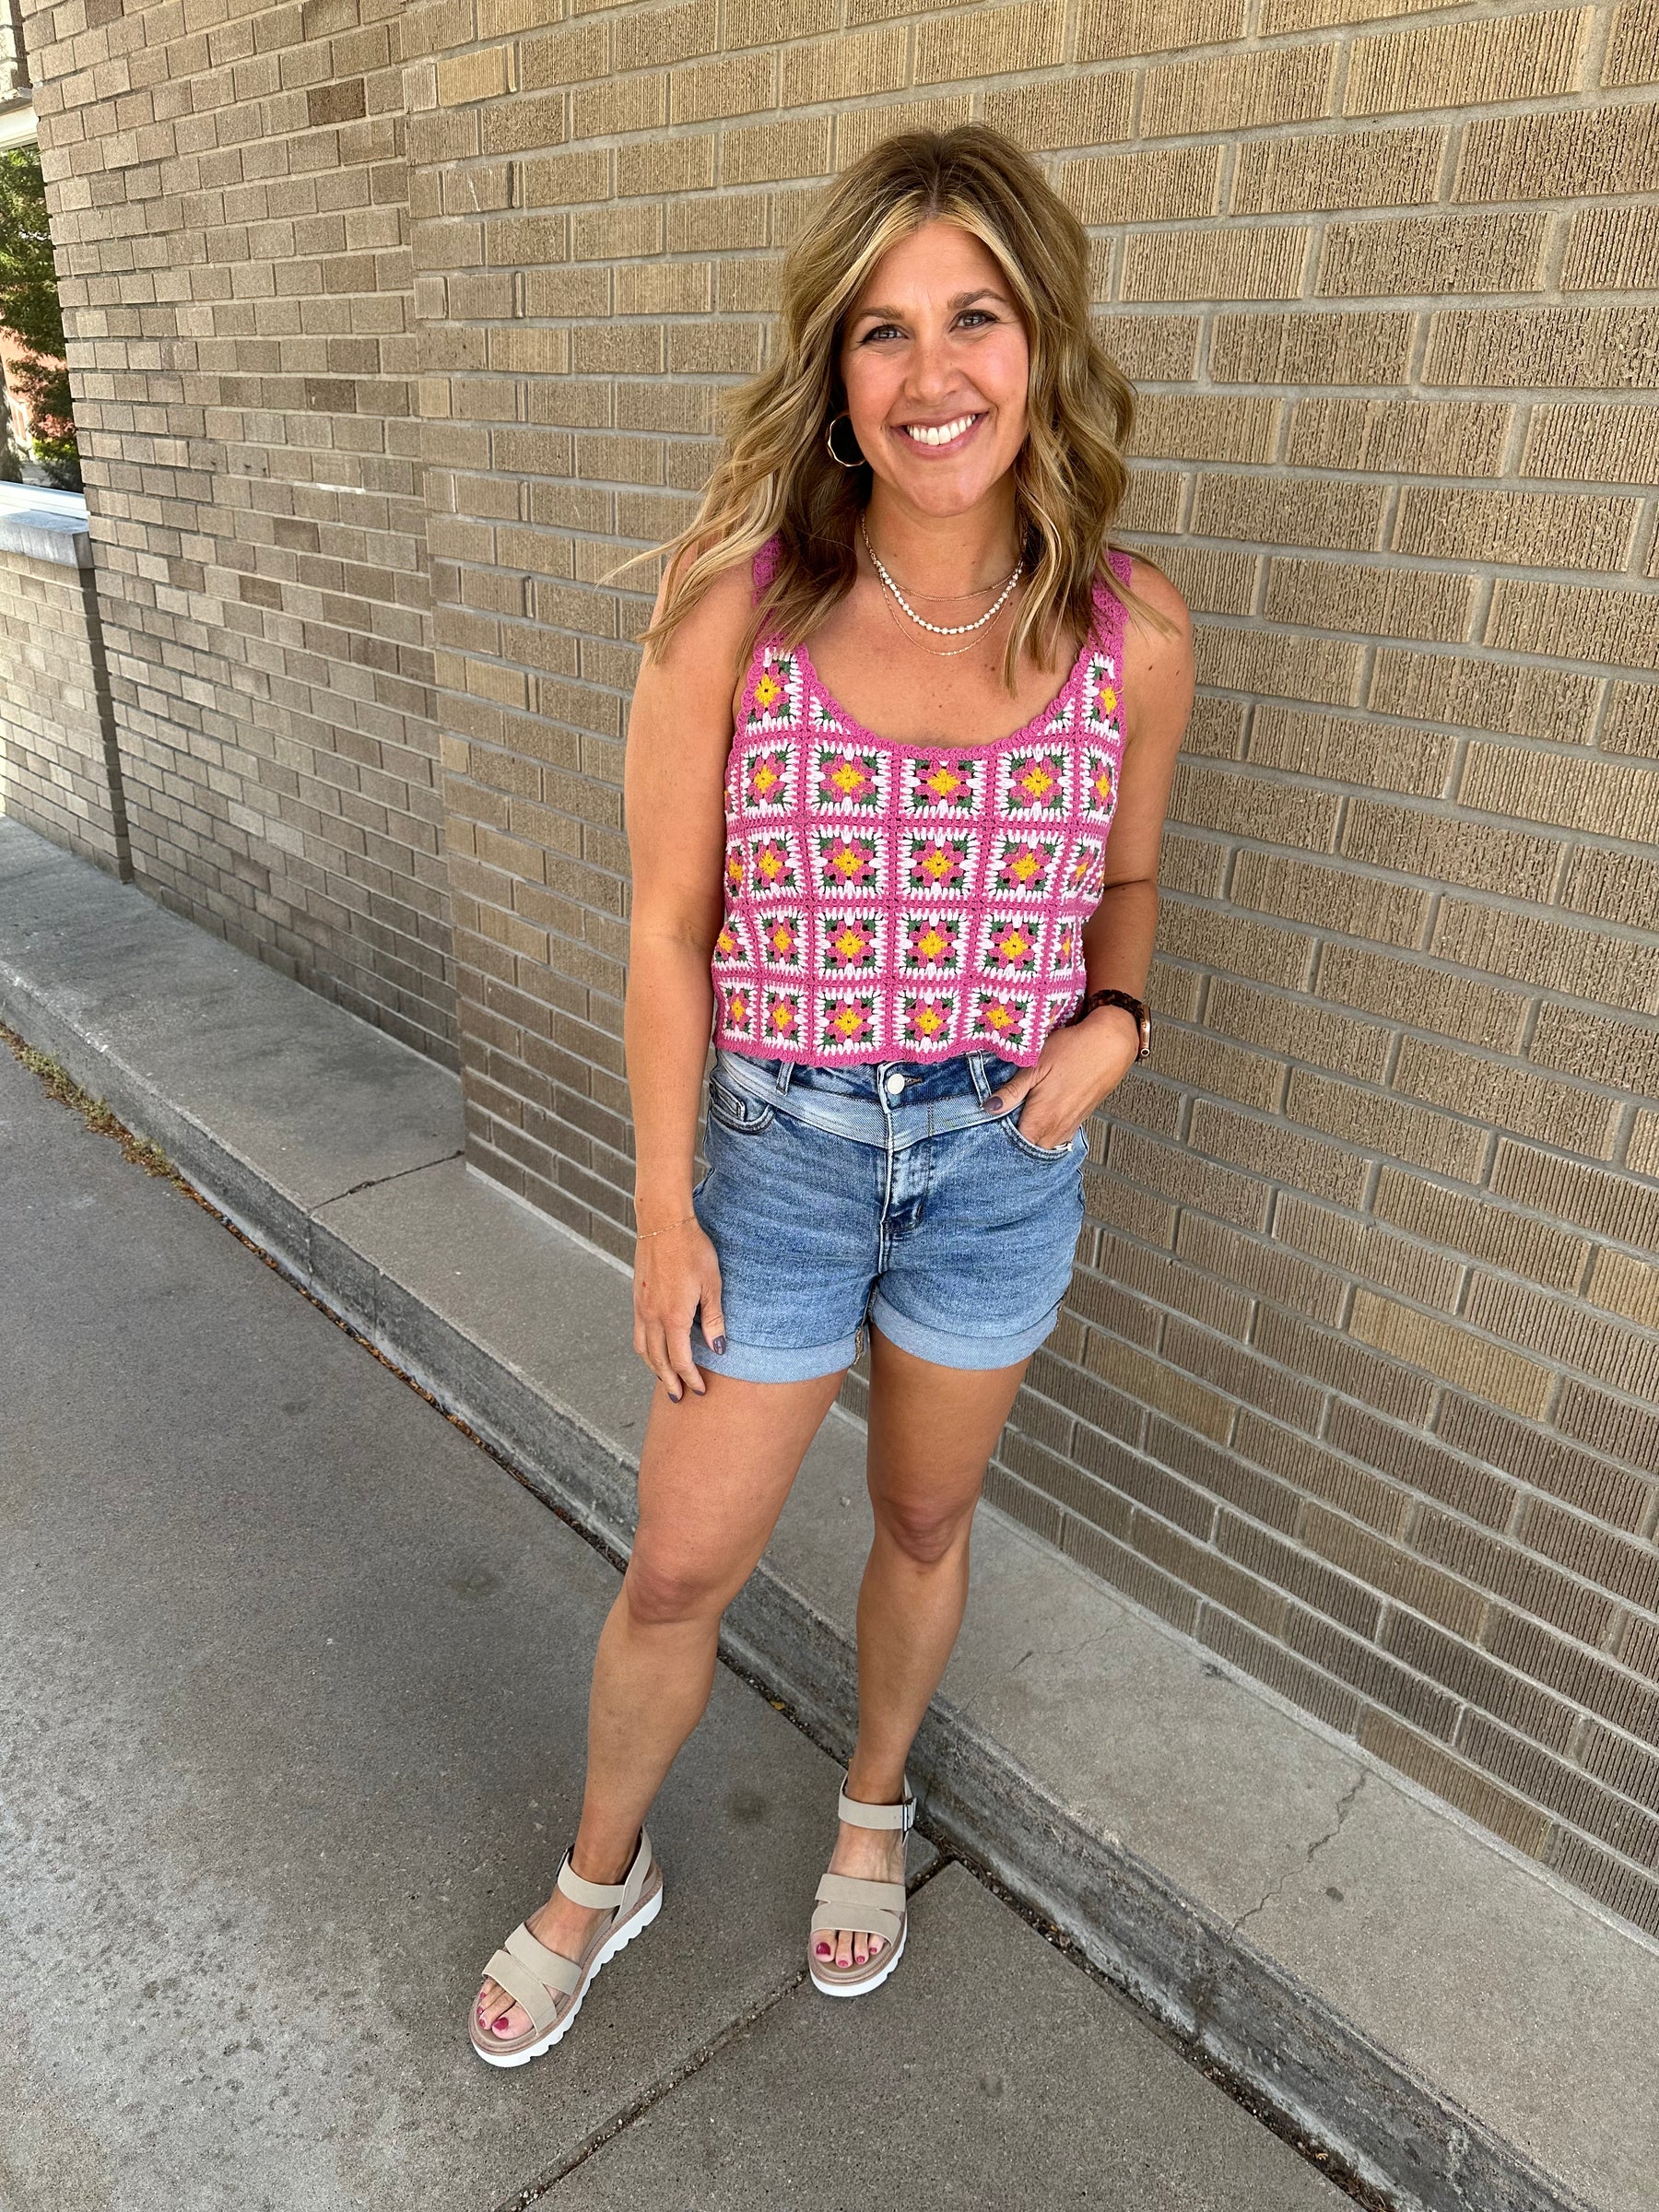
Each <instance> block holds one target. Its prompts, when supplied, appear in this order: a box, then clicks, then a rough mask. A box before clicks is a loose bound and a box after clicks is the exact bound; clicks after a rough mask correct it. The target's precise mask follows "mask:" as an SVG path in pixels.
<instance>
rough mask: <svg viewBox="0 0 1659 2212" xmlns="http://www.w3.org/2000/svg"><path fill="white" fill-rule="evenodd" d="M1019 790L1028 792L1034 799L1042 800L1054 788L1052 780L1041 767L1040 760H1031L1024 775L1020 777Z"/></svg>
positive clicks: (1047, 772)
mask: <svg viewBox="0 0 1659 2212" xmlns="http://www.w3.org/2000/svg"><path fill="white" fill-rule="evenodd" d="M1019 788H1020V789H1021V791H1029V792H1030V794H1031V796H1032V798H1034V799H1041V798H1044V797H1046V796H1047V794H1049V793H1050V792H1051V791H1053V788H1054V779H1053V776H1051V775H1050V773H1049V771H1048V770H1047V769H1046V768H1044V767H1043V765H1042V763H1041V760H1033V761H1032V763H1031V765H1030V768H1028V769H1027V770H1026V772H1025V774H1024V775H1023V776H1021V777H1020V779H1019Z"/></svg>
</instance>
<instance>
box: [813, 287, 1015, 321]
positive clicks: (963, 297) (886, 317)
mask: <svg viewBox="0 0 1659 2212" xmlns="http://www.w3.org/2000/svg"><path fill="white" fill-rule="evenodd" d="M975 300H1001V301H1002V304H1003V305H1004V306H1005V307H1012V306H1013V304H1014V302H1013V300H1010V299H1008V298H1007V296H1006V294H1005V293H1003V292H999V291H998V290H997V289H996V288H995V286H994V285H991V284H982V285H981V286H979V288H977V290H974V291H971V292H958V293H957V294H956V295H955V296H954V298H952V299H949V300H947V301H946V302H945V304H946V306H947V307H948V308H950V309H951V310H952V311H953V312H954V311H956V310H959V309H961V308H964V307H971V306H972V304H973V302H974V301H975ZM872 316H873V317H874V318H875V320H876V321H877V323H902V322H903V320H904V311H903V309H902V308H898V307H861V308H860V309H859V311H858V313H857V314H856V315H855V316H854V317H853V321H854V322H855V323H867V322H868V321H869V320H870V319H871V317H872Z"/></svg>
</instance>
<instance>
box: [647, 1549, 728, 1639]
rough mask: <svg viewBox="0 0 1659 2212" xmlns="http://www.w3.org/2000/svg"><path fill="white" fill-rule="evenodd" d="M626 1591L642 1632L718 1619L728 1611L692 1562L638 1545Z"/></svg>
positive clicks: (713, 1587)
mask: <svg viewBox="0 0 1659 2212" xmlns="http://www.w3.org/2000/svg"><path fill="white" fill-rule="evenodd" d="M622 1590H623V1594H624V1595H625V1596H626V1598H627V1600H628V1609H629V1613H630V1614H631V1615H632V1617H633V1618H634V1620H635V1621H636V1622H638V1623H639V1624H640V1626H641V1627H642V1628H670V1627H676V1626H678V1625H680V1624H682V1623H684V1622H688V1621H695V1620H704V1619H718V1618H719V1617H720V1614H721V1612H722V1611H723V1610H724V1606H723V1604H722V1594H721V1592H720V1591H719V1589H718V1588H717V1587H716V1586H715V1584H714V1583H712V1580H711V1578H710V1577H709V1576H708V1575H707V1574H706V1573H704V1572H702V1571H700V1569H699V1568H697V1567H696V1566H695V1565H693V1564H692V1563H690V1562H689V1561H687V1560H683V1559H673V1558H672V1557H669V1556H667V1555H665V1554H664V1553H662V1552H659V1551H656V1550H654V1549H653V1548H652V1547H642V1546H641V1545H638V1544H636V1545H635V1547H634V1551H633V1556H632V1557H631V1559H629V1562H628V1571H627V1573H626V1574H625V1575H624V1576H623V1578H622Z"/></svg>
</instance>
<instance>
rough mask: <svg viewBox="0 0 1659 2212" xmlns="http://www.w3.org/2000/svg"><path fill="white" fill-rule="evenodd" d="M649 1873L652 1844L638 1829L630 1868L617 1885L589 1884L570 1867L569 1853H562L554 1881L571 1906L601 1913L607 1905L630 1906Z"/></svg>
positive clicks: (607, 1883) (572, 1847)
mask: <svg viewBox="0 0 1659 2212" xmlns="http://www.w3.org/2000/svg"><path fill="white" fill-rule="evenodd" d="M574 1848H575V1846H574V1845H572V1846H571V1849H572V1850H573V1849H574ZM650 1871H651V1845H650V1842H649V1840H648V1839H647V1837H646V1834H645V1830H643V1829H641V1830H640V1841H639V1842H638V1843H637V1844H636V1845H635V1847H634V1855H633V1859H632V1861H631V1863H630V1864H629V1869H628V1872H627V1873H626V1874H625V1875H624V1876H623V1877H622V1879H621V1880H620V1881H619V1882H590V1881H588V1880H587V1879H586V1878H585V1877H583V1876H582V1875H580V1874H578V1873H577V1871H576V1869H575V1867H574V1866H572V1865H571V1853H570V1851H567V1852H566V1853H565V1855H564V1857H563V1859H562V1860H561V1861H560V1862H559V1873H558V1876H557V1877H556V1882H557V1887H558V1888H560V1889H561V1890H562V1891H563V1892H564V1894H565V1896H566V1897H568V1898H569V1899H570V1900H571V1903H572V1904H576V1905H585V1906H586V1907H587V1908H588V1910H589V1911H590V1912H602V1911H603V1910H604V1909H605V1908H606V1906H607V1905H620V1906H622V1907H623V1908H624V1909H626V1908H627V1907H628V1906H629V1905H630V1904H632V1902H633V1901H634V1899H635V1898H637V1897H638V1895H639V1893H640V1891H641V1888H643V1886H644V1879H645V1876H646V1875H647V1874H649V1873H650Z"/></svg>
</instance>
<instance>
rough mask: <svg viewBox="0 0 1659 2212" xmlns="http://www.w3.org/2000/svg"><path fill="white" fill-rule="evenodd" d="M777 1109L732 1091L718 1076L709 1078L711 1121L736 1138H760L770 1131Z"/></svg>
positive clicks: (737, 1091) (744, 1093)
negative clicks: (763, 1131)
mask: <svg viewBox="0 0 1659 2212" xmlns="http://www.w3.org/2000/svg"><path fill="white" fill-rule="evenodd" d="M776 1111H777V1109H776V1108H775V1107H772V1106H769V1105H767V1104H766V1103H765V1102H764V1101H763V1100H759V1099H751V1098H749V1097H748V1096H747V1093H746V1092H743V1091H739V1090H730V1089H728V1088H727V1087H726V1086H725V1085H724V1083H722V1082H721V1081H720V1080H719V1078H718V1077H716V1076H713V1075H711V1076H710V1077H709V1119H710V1120H711V1121H712V1122H718V1123H719V1124H720V1126H721V1127H722V1128H723V1129H729V1130H730V1131H731V1132H732V1135H734V1136H758V1135H759V1133H760V1131H761V1130H762V1129H770V1128H771V1120H772V1115H773V1114H774V1112H776Z"/></svg>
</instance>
